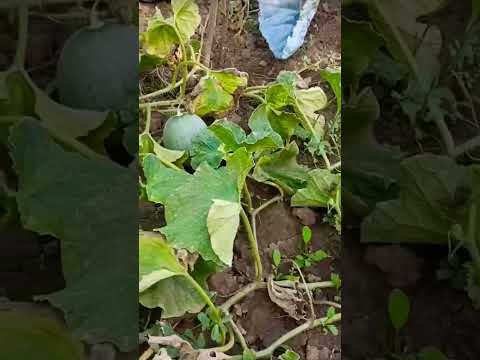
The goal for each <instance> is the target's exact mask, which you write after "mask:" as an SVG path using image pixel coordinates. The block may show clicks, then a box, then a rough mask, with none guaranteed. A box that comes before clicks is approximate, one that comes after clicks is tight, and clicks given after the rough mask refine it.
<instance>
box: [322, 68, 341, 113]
mask: <svg viewBox="0 0 480 360" xmlns="http://www.w3.org/2000/svg"><path fill="white" fill-rule="evenodd" d="M320 76H321V77H322V78H324V79H325V80H327V82H328V83H329V84H330V87H331V88H332V91H333V93H334V95H335V99H336V102H337V114H340V111H341V110H342V72H341V70H339V69H338V70H337V69H328V68H327V69H325V70H320Z"/></svg>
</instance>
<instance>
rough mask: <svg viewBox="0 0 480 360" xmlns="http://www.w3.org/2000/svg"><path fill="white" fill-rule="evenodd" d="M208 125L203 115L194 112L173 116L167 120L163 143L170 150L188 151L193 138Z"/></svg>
mask: <svg viewBox="0 0 480 360" xmlns="http://www.w3.org/2000/svg"><path fill="white" fill-rule="evenodd" d="M206 128H207V125H206V124H205V122H204V121H203V120H202V118H201V117H198V116H197V115H193V114H183V115H177V116H173V117H171V118H170V119H168V120H167V122H166V124H165V127H164V129H163V145H164V146H165V147H166V148H167V149H170V150H184V151H188V150H190V149H191V147H192V140H193V138H194V137H195V136H196V135H198V134H199V133H200V132H201V131H202V130H204V129H206Z"/></svg>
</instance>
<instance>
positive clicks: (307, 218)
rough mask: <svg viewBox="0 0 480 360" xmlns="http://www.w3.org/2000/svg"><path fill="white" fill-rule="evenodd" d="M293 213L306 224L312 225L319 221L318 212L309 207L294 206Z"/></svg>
mask: <svg viewBox="0 0 480 360" xmlns="http://www.w3.org/2000/svg"><path fill="white" fill-rule="evenodd" d="M292 213H293V215H295V216H296V217H297V218H298V219H299V220H300V222H301V223H302V224H303V225H305V226H312V225H314V224H315V223H316V222H317V214H316V213H315V211H313V210H312V209H309V208H294V209H293V210H292Z"/></svg>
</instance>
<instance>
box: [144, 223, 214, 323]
mask: <svg viewBox="0 0 480 360" xmlns="http://www.w3.org/2000/svg"><path fill="white" fill-rule="evenodd" d="M139 277H140V283H139V292H140V294H139V298H140V299H139V300H140V303H141V304H142V305H143V306H145V307H148V308H157V307H160V308H162V310H163V311H162V317H163V318H169V317H176V316H182V315H184V314H185V313H187V312H189V313H196V312H198V311H200V310H201V309H202V308H203V307H204V306H205V302H204V301H203V300H202V298H201V297H200V295H199V294H198V293H197V291H196V290H195V288H194V287H193V286H192V284H191V282H190V281H189V279H191V278H190V275H189V274H188V272H187V269H186V268H185V267H184V266H182V265H181V264H180V262H179V261H178V259H177V257H176V255H175V252H174V251H173V249H172V248H171V247H170V246H169V245H168V244H167V243H166V242H165V240H164V239H163V237H162V235H161V234H158V233H152V232H144V231H141V232H140V236H139Z"/></svg>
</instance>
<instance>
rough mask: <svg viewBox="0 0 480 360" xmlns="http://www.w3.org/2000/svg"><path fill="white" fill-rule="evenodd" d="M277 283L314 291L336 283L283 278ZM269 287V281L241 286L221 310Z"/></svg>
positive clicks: (282, 285)
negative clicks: (302, 281)
mask: <svg viewBox="0 0 480 360" xmlns="http://www.w3.org/2000/svg"><path fill="white" fill-rule="evenodd" d="M275 283H276V284H277V285H279V286H281V287H288V288H292V289H295V288H298V289H303V290H304V289H305V288H306V287H308V289H309V290H310V291H314V290H316V289H328V288H334V287H335V284H334V283H332V282H331V281H319V282H314V283H307V284H306V285H305V284H303V283H298V282H296V281H291V280H282V281H276V282H275ZM266 288H267V283H266V282H263V281H262V282H253V283H250V284H248V285H246V286H245V287H243V288H241V289H240V290H238V291H237V292H236V293H235V294H234V295H233V296H232V297H230V298H229V299H228V300H227V301H225V302H224V303H223V304H222V305H221V306H220V310H222V311H224V312H229V310H230V308H231V307H232V306H233V305H235V304H237V303H239V302H240V301H242V300H243V299H244V298H245V297H247V296H248V295H249V294H250V293H252V292H254V291H256V290H260V289H266Z"/></svg>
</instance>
